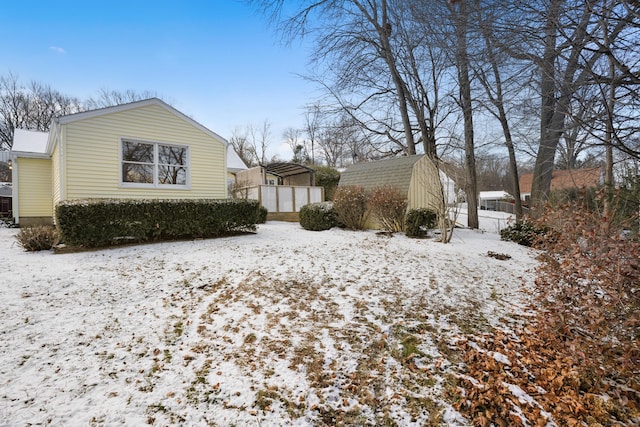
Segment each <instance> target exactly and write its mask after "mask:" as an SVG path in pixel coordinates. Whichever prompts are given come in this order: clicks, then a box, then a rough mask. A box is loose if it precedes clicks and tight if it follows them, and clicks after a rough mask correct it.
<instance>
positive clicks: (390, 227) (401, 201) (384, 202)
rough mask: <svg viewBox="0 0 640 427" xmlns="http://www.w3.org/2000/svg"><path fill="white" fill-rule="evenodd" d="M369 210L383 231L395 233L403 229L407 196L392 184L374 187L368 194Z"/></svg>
mask: <svg viewBox="0 0 640 427" xmlns="http://www.w3.org/2000/svg"><path fill="white" fill-rule="evenodd" d="M368 206H369V210H370V212H371V215H372V216H373V218H375V220H376V221H377V222H378V224H380V226H381V227H382V229H383V230H384V231H388V232H390V233H395V232H397V231H402V230H403V229H404V217H405V214H406V212H407V197H406V195H404V194H402V192H401V191H400V190H399V189H397V188H395V187H392V186H383V187H378V188H375V189H374V190H373V191H371V194H370V195H369V205H368Z"/></svg>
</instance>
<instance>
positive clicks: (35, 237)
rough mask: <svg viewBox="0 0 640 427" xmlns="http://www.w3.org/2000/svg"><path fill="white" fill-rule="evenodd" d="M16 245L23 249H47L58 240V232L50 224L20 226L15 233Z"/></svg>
mask: <svg viewBox="0 0 640 427" xmlns="http://www.w3.org/2000/svg"><path fill="white" fill-rule="evenodd" d="M16 240H17V241H18V245H20V247H22V249H24V250H25V251H47V250H49V249H51V248H52V247H53V246H54V245H56V244H57V242H58V232H57V231H56V229H55V227H52V226H50V225H35V226H32V227H24V228H21V229H20V231H19V232H18V234H17V235H16Z"/></svg>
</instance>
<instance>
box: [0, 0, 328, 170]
mask: <svg viewBox="0 0 640 427" xmlns="http://www.w3.org/2000/svg"><path fill="white" fill-rule="evenodd" d="M2 14H3V15H4V19H3V23H2V25H1V26H0V40H2V45H3V48H2V54H1V55H0V74H2V75H5V74H8V73H9V72H12V73H14V74H17V75H18V76H19V78H20V80H21V81H22V82H23V83H27V82H29V81H32V80H35V81H38V82H41V83H45V84H48V85H50V86H51V87H52V88H53V89H56V90H59V91H60V92H63V93H65V94H68V95H72V96H76V97H78V98H80V99H86V98H88V97H90V96H97V94H98V91H99V90H100V89H103V88H104V89H110V90H120V91H124V90H127V89H133V90H136V91H144V90H149V91H153V92H156V93H157V94H158V95H159V96H161V97H162V98H164V99H166V100H167V101H169V102H170V103H171V104H172V105H173V106H174V107H175V108H177V109H178V110H180V111H182V112H183V113H185V114H187V115H189V116H191V117H193V118H194V119H195V120H197V121H198V122H200V123H202V124H203V125H205V126H207V127H208V128H210V129H211V130H213V131H214V132H217V133H218V134H220V135H222V136H223V137H225V138H229V137H230V136H231V132H232V130H233V129H234V128H235V127H237V126H245V125H247V124H248V123H253V124H255V125H261V124H262V122H264V120H265V119H267V120H269V121H270V122H271V124H272V141H273V142H272V144H271V146H270V147H269V150H268V154H269V155H270V156H271V155H274V154H279V155H280V156H281V157H283V158H284V159H289V158H290V157H291V153H290V150H289V149H288V148H286V145H283V144H280V141H281V139H282V138H281V136H282V133H283V131H284V129H286V128H287V127H301V126H302V122H303V118H302V108H303V106H304V105H305V104H306V103H308V102H311V101H313V99H314V96H315V95H317V93H316V92H315V91H316V87H315V86H313V85H312V84H310V83H308V82H306V81H305V80H304V79H303V78H301V77H299V74H305V72H306V71H305V70H306V64H307V57H308V51H307V49H306V48H305V47H304V45H302V44H300V43H294V44H293V45H292V46H288V47H287V46H284V45H283V44H282V43H280V38H279V36H278V35H277V34H276V33H275V31H274V30H273V28H271V27H269V25H268V23H267V20H266V18H264V17H263V16H261V15H259V14H257V13H256V12H255V11H253V10H252V9H251V8H249V7H248V6H247V5H246V4H245V3H243V2H241V1H235V0H209V1H206V0H195V1H194V0H183V1H167V0H156V1H141V0H129V1H121V0H117V1H105V2H93V1H86V0H85V1H64V0H61V1H57V2H53V1H40V0H35V1H34V0H32V1H12V0H4V1H2Z"/></svg>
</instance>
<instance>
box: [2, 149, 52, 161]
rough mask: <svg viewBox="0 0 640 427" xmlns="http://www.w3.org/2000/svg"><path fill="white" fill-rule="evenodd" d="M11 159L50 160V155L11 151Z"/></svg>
mask: <svg viewBox="0 0 640 427" xmlns="http://www.w3.org/2000/svg"><path fill="white" fill-rule="evenodd" d="M11 153H12V158H14V159H19V158H22V159H24V158H27V159H50V158H51V155H50V154H48V153H32V152H30V151H12V152H11Z"/></svg>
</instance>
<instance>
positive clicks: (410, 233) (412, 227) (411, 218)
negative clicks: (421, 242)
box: [404, 208, 438, 237]
mask: <svg viewBox="0 0 640 427" xmlns="http://www.w3.org/2000/svg"><path fill="white" fill-rule="evenodd" d="M404 221H405V223H404V233H405V234H406V236H407V237H425V236H426V235H427V233H428V232H429V230H431V229H433V228H435V226H436V224H437V221H438V215H437V214H436V213H435V212H434V211H432V210H431V209H426V208H419V209H410V210H409V212H407V217H406V218H405V220H404Z"/></svg>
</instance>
